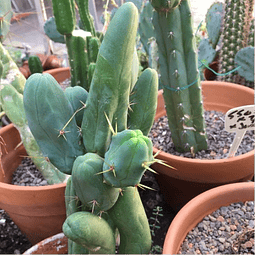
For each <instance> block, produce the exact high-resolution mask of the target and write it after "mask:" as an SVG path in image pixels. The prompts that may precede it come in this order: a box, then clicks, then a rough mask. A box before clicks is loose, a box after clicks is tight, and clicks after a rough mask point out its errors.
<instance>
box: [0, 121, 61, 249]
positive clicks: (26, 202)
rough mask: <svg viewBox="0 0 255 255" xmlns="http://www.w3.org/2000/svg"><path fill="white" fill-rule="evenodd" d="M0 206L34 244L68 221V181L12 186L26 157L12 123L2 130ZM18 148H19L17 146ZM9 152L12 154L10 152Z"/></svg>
mask: <svg viewBox="0 0 255 255" xmlns="http://www.w3.org/2000/svg"><path fill="white" fill-rule="evenodd" d="M0 136H1V138H2V139H3V140H4V142H5V143H6V145H5V146H3V145H2V144H1V151H2V157H1V163H2V164H1V165H0V208H1V209H4V210H5V211H6V212H7V213H8V214H9V215H10V217H11V218H12V220H13V221H14V223H15V224H16V225H17V226H18V227H19V229H20V230H21V232H22V233H24V234H25V235H26V236H27V237H28V239H29V241H30V242H31V243H32V244H35V243H38V242H39V241H41V240H43V239H45V238H46V237H49V236H52V235H54V234H56V233H59V232H61V231H62V224H63V223H64V221H65V218H66V213H65V201H64V194H65V187H66V184H65V183H61V184H55V185H48V186H41V187H38V186H36V187H28V186H17V185H12V184H11V181H12V174H13V172H14V171H15V170H16V168H17V167H18V165H19V164H20V163H21V161H22V158H23V157H24V156H26V155H27V154H26V150H25V148H24V147H23V145H22V146H19V147H17V145H18V144H19V143H20V136H19V132H18V131H17V129H16V128H15V127H14V126H13V124H10V125H8V126H6V127H3V128H1V129H0ZM16 147H17V148H16ZM6 152H8V153H6Z"/></svg>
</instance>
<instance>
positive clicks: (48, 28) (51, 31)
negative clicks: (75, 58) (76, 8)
mask: <svg viewBox="0 0 255 255" xmlns="http://www.w3.org/2000/svg"><path fill="white" fill-rule="evenodd" d="M43 29H44V33H45V34H46V35H47V36H48V37H49V38H50V39H51V40H52V41H54V42H58V43H65V37H64V35H61V34H60V33H59V32H58V30H57V27H56V22H55V17H54V16H53V17H50V18H49V19H48V20H46V21H45V23H44V25H43Z"/></svg>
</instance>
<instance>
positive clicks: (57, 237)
mask: <svg viewBox="0 0 255 255" xmlns="http://www.w3.org/2000/svg"><path fill="white" fill-rule="evenodd" d="M63 238H65V235H64V233H58V234H56V235H54V236H51V237H48V238H46V239H44V240H42V241H41V242H39V243H37V244H35V245H33V246H32V247H31V248H29V249H28V250H26V251H25V252H24V253H23V255H28V254H36V253H33V252H36V251H37V250H38V248H39V246H44V245H46V244H48V243H52V242H54V241H56V240H61V239H63ZM60 248H63V246H62V245H61V244H60Z"/></svg>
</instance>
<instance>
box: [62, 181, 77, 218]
mask: <svg viewBox="0 0 255 255" xmlns="http://www.w3.org/2000/svg"><path fill="white" fill-rule="evenodd" d="M65 206H66V216H67V217H68V216H69V215H71V214H73V213H75V212H79V211H81V202H80V199H79V197H78V196H77V194H76V191H75V189H74V185H73V180H72V176H70V177H69V178H68V180H67V182H66V189H65Z"/></svg>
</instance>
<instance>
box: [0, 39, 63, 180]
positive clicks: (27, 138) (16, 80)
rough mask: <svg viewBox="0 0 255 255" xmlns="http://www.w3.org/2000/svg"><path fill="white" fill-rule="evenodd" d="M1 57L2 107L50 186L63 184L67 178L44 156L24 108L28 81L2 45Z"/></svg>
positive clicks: (0, 85)
mask: <svg viewBox="0 0 255 255" xmlns="http://www.w3.org/2000/svg"><path fill="white" fill-rule="evenodd" d="M0 56H1V60H0V63H1V66H2V70H3V71H2V75H1V76H0V78H1V79H0V102H1V106H2V108H3V110H4V112H5V114H6V115H7V116H8V118H9V119H10V120H11V121H12V123H13V124H14V125H15V127H16V128H17V129H18V131H19V133H20V136H21V140H22V142H23V145H24V147H25V149H26V151H27V153H28V155H29V156H30V157H31V159H32V161H33V162H34V164H35V165H36V166H37V168H38V169H39V170H40V171H41V173H42V175H43V176H44V178H45V179H46V180H47V182H48V183H49V184H54V183H62V182H64V181H65V180H66V178H67V176H66V175H65V174H63V173H61V172H60V171H58V169H57V168H56V167H55V166H53V165H52V164H51V163H50V162H48V160H47V159H46V158H45V157H44V156H43V154H42V152H41V150H40V148H39V146H38V144H37V142H36V140H35V139H34V136H33V135H32V133H31V131H30V129H29V127H28V123H27V119H26V116H25V110H24V106H23V90H24V86H25V82H26V79H25V77H24V76H23V75H22V74H21V73H20V71H19V69H18V67H17V65H16V64H15V63H14V61H13V60H12V58H11V56H10V54H9V52H8V51H7V50H6V49H5V48H4V47H3V45H2V44H1V43H0Z"/></svg>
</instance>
